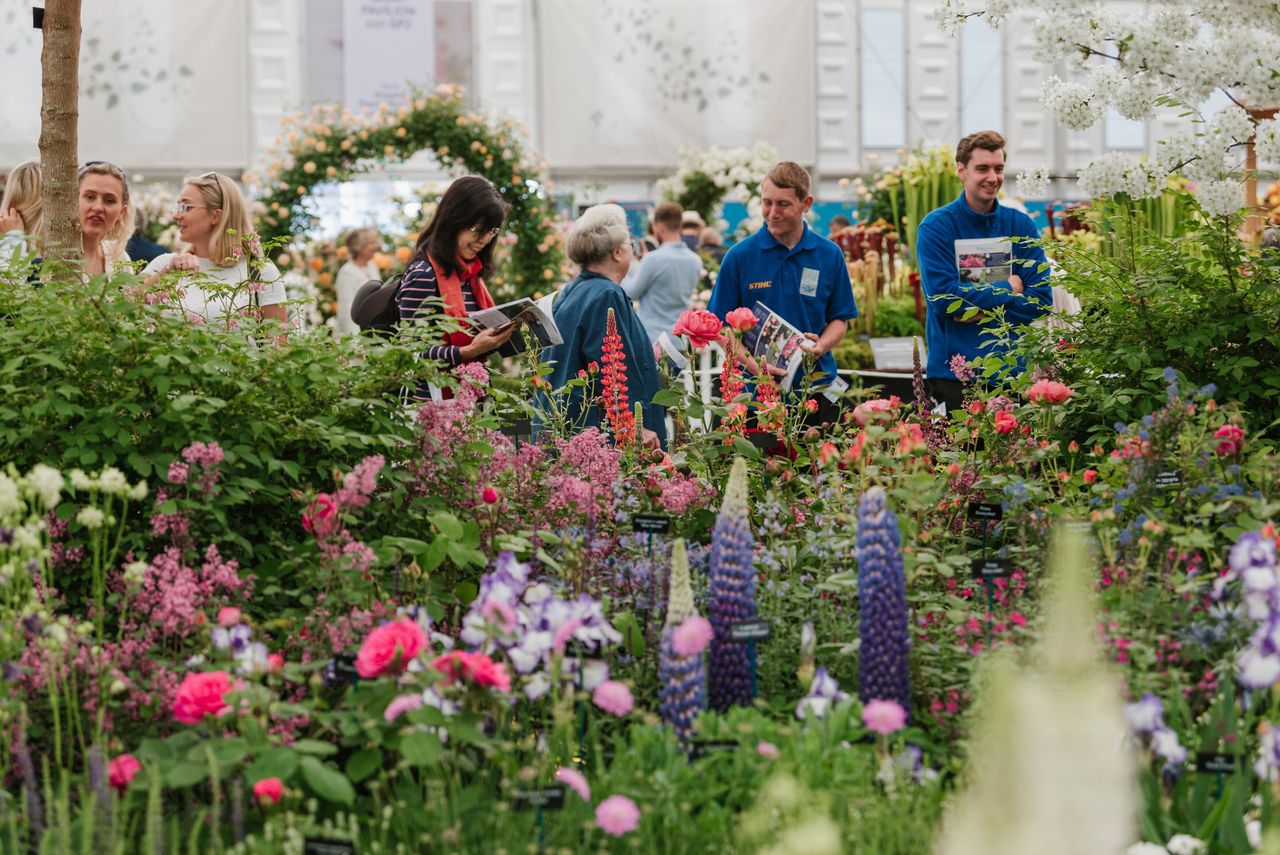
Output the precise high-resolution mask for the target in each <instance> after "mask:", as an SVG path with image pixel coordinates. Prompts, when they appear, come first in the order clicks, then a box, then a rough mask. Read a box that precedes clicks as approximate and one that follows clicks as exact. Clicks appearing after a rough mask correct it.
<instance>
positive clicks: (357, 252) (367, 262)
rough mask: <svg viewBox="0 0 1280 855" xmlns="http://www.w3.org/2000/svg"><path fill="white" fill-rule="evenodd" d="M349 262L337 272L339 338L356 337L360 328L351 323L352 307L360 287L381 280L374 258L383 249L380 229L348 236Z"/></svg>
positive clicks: (356, 231) (337, 332)
mask: <svg viewBox="0 0 1280 855" xmlns="http://www.w3.org/2000/svg"><path fill="white" fill-rule="evenodd" d="M345 245H346V247H347V261H346V263H345V264H343V265H342V267H340V268H338V279H337V281H336V282H335V283H334V290H335V291H336V292H337V295H338V309H337V311H336V312H335V313H334V325H333V332H334V335H336V336H337V337H338V338H342V337H343V336H346V335H355V334H357V333H359V332H360V327H359V325H358V324H356V322H355V321H353V320H351V303H352V301H353V300H354V299H355V296H356V292H357V291H359V290H360V286H361V285H363V284H365V283H366V282H368V281H369V280H370V279H381V278H382V276H381V274H380V273H379V272H378V266H377V265H376V264H374V263H373V257H374V255H376V254H377V252H378V249H379V248H380V247H381V246H382V238H381V237H379V236H378V230H377V229H355V230H354V231H352V232H351V234H349V235H347V239H346V241H345Z"/></svg>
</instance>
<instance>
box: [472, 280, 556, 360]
mask: <svg viewBox="0 0 1280 855" xmlns="http://www.w3.org/2000/svg"><path fill="white" fill-rule="evenodd" d="M554 297H555V294H548V295H547V296H545V297H543V298H542V299H541V300H538V301H537V302H536V303H535V302H534V301H533V300H530V299H529V298H528V297H521V298H520V299H519V300H512V301H511V302H510V303H503V304H502V305H501V306H493V307H491V308H488V309H478V310H476V311H474V312H470V313H468V314H467V317H468V318H470V319H471V320H472V321H475V322H476V323H477V324H479V325H480V326H482V327H484V328H485V329H493V328H494V327H501V326H505V325H506V324H512V323H516V324H524V328H525V330H527V331H528V332H529V333H532V335H533V337H534V338H535V339H536V340H537V342H538V344H539V346H541V347H550V346H551V345H553V344H561V343H563V342H564V339H563V338H562V337H561V336H560V330H559V328H558V327H556V322H555V321H554V320H553V319H552V317H551V301H552V299H553V298H554ZM524 350H525V341H524V338H523V337H522V336H518V335H513V336H512V337H511V340H510V341H509V342H507V344H506V345H505V346H503V347H502V348H501V349H500V350H499V352H500V353H501V354H502V355H503V356H513V355H515V354H517V353H523V352H524Z"/></svg>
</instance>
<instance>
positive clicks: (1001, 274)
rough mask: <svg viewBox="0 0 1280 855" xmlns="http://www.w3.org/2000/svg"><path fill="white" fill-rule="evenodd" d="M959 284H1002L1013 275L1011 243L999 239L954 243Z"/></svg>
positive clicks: (979, 239)
mask: <svg viewBox="0 0 1280 855" xmlns="http://www.w3.org/2000/svg"><path fill="white" fill-rule="evenodd" d="M956 267H957V268H959V270H960V281H961V282H973V283H984V282H1003V281H1005V280H1006V279H1008V278H1009V277H1010V276H1012V275H1013V242H1012V241H1010V240H1002V239H1000V238H967V239H964V240H957V241H956Z"/></svg>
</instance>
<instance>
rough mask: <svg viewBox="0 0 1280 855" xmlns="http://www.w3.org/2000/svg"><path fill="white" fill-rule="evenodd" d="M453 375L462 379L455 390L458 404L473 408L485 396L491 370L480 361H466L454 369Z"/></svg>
mask: <svg viewBox="0 0 1280 855" xmlns="http://www.w3.org/2000/svg"><path fill="white" fill-rule="evenodd" d="M453 376H454V377H456V378H457V379H458V380H460V381H462V382H460V383H459V384H458V388H456V389H454V391H453V399H454V400H455V401H457V402H458V405H459V406H461V407H465V408H466V409H468V410H469V409H471V408H473V407H474V406H475V405H476V402H477V401H479V400H480V399H481V398H483V397H484V394H485V392H486V391H487V390H488V388H489V370H488V369H487V368H485V367H484V366H483V365H481V364H480V363H479V362H464V363H462V364H461V365H459V366H458V367H456V368H454V369H453Z"/></svg>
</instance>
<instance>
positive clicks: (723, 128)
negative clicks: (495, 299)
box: [538, 0, 815, 170]
mask: <svg viewBox="0 0 1280 855" xmlns="http://www.w3.org/2000/svg"><path fill="white" fill-rule="evenodd" d="M538 16H539V21H538V38H539V51H538V53H539V66H540V87H541V94H540V98H539V101H540V110H539V114H540V115H539V127H540V128H541V131H542V133H541V137H542V150H543V152H544V153H545V154H546V155H547V157H548V158H549V160H550V162H551V166H552V167H553V168H563V169H573V170H578V169H589V168H591V167H594V166H600V165H606V166H609V167H618V166H624V167H641V168H663V167H670V166H672V165H674V164H675V163H676V161H677V159H678V157H679V149H680V147H681V146H689V147H693V148H702V147H706V146H710V145H717V146H721V147H736V146H750V145H752V144H754V143H755V142H757V141H758V140H765V141H767V142H769V143H771V144H772V145H774V146H775V147H776V148H777V149H778V151H779V152H781V154H782V156H783V157H785V158H787V159H789V160H796V161H800V162H802V163H812V162H813V159H814V151H815V144H814V136H815V131H814V121H813V104H814V58H813V54H814V24H813V2H812V0H757V2H753V3H742V2H739V0H699V2H697V3H689V2H686V0H544V2H541V3H540V4H539V5H538Z"/></svg>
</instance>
